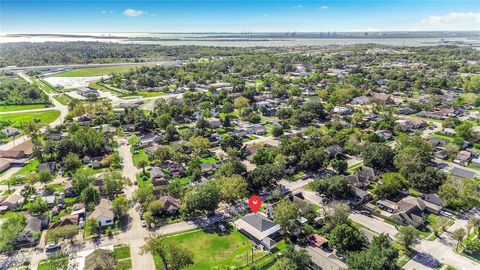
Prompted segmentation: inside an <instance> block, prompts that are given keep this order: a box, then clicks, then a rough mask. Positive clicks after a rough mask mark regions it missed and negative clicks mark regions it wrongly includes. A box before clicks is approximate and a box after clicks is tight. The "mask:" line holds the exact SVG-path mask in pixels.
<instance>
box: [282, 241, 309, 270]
mask: <svg viewBox="0 0 480 270" xmlns="http://www.w3.org/2000/svg"><path fill="white" fill-rule="evenodd" d="M312 265H313V262H312V258H311V257H310V255H309V254H308V252H307V251H306V250H305V249H299V250H295V249H294V248H293V247H292V246H289V247H288V248H287V250H286V251H285V253H284V256H283V257H282V258H280V259H278V261H277V263H276V264H275V266H276V269H277V270H304V269H310V268H311V267H312Z"/></svg>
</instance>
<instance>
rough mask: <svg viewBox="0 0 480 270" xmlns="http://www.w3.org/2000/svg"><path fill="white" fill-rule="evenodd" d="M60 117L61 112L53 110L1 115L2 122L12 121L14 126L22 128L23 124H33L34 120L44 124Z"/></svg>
mask: <svg viewBox="0 0 480 270" xmlns="http://www.w3.org/2000/svg"><path fill="white" fill-rule="evenodd" d="M59 116H60V111H57V110H51V111H43V112H28V113H14V114H3V115H0V121H7V120H9V121H12V126H14V127H21V125H22V123H27V122H32V121H34V120H38V121H40V123H42V124H44V125H45V124H48V123H51V122H53V121H54V120H55V119H57V118H58V117H59Z"/></svg>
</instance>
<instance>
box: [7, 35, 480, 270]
mask: <svg viewBox="0 0 480 270" xmlns="http://www.w3.org/2000/svg"><path fill="white" fill-rule="evenodd" d="M80 45H83V46H87V45H88V46H90V47H89V48H90V49H91V50H93V51H95V52H96V54H95V55H94V56H92V55H93V54H92V55H90V54H88V57H98V59H90V60H92V61H91V62H93V63H97V62H101V61H100V60H102V59H103V58H105V59H106V58H108V57H109V55H110V54H109V53H107V52H106V51H104V50H106V48H110V49H115V50H116V55H118V58H120V59H122V61H126V60H128V61H131V63H130V64H119V65H110V66H107V67H82V68H77V67H73V68H72V67H68V66H67V65H65V67H61V68H59V67H58V66H56V67H54V68H52V67H48V66H47V63H42V62H41V60H39V59H38V58H37V57H36V56H35V55H31V56H30V57H31V58H28V57H27V55H29V54H28V53H29V50H30V49H31V48H30V47H29V46H30V45H22V44H18V45H17V46H16V47H15V48H10V49H9V51H10V50H14V49H15V50H16V51H15V55H23V56H25V60H23V61H24V62H22V65H23V66H34V65H38V66H40V64H42V65H43V64H44V66H45V67H39V68H21V67H14V68H12V67H10V68H9V67H8V66H4V67H3V69H2V75H1V77H0V252H1V255H0V269H278V270H283V269H298V270H303V269H333V270H337V269H374V270H377V269H378V270H383V269H402V268H403V269H480V237H479V236H480V215H479V211H478V208H479V207H480V113H479V111H480V62H479V61H480V52H479V51H478V50H475V49H473V48H469V47H466V46H453V45H452V46H424V47H406V46H380V45H378V46H377V45H373V44H367V45H349V46H330V47H328V46H327V47H299V48H296V50H289V49H286V48H253V47H252V48H213V47H191V48H190V47H180V46H179V47H177V48H176V51H175V53H176V55H175V57H172V58H170V59H169V61H164V62H160V61H158V62H152V61H149V62H148V63H147V61H146V60H142V61H144V62H145V63H142V61H139V60H138V59H142V55H141V54H142V53H144V54H145V55H154V53H158V51H159V50H165V53H164V54H165V55H170V54H168V53H169V51H167V48H168V47H158V49H156V50H155V51H152V52H151V53H149V52H150V51H149V50H150V49H149V48H150V47H148V46H147V45H145V46H141V45H138V46H137V45H136V46H137V50H138V51H137V52H136V53H140V55H138V56H135V57H133V56H129V54H128V50H127V49H128V47H127V46H124V45H121V44H118V45H115V44H109V45H105V46H106V47H104V46H100V45H98V44H95V43H93V42H92V43H88V42H85V43H83V42H78V43H46V44H45V45H44V46H43V47H42V48H43V51H42V52H41V53H42V54H43V55H44V56H45V57H44V58H43V59H48V60H49V61H52V62H48V64H57V65H64V63H63V62H62V59H63V58H61V55H70V54H71V55H77V56H78V57H81V56H82V55H83V57H87V53H86V52H84V51H83V50H82V48H83V47H82V46H80ZM5 46H7V48H8V46H11V45H8V44H7V45H5ZM152 46H154V45H152ZM168 50H170V49H168ZM172 50H173V49H172ZM30 53H31V52H30ZM54 55H55V56H54ZM57 55H58V56H57ZM8 57H9V55H6V56H5V59H4V61H5V62H6V63H8V61H10V60H9V58H8ZM11 57H12V59H13V58H14V56H13V55H12V56H11ZM57 57H58V58H57ZM129 57H131V58H129ZM133 58H135V59H133ZM29 59H31V60H29ZM93 60H96V61H93ZM134 60H136V61H137V62H135V61H134ZM12 61H13V60H12ZM39 61H40V62H39ZM45 61H46V60H45ZM69 61H71V62H72V63H77V62H78V63H80V64H83V62H79V61H78V59H73V58H72V59H70V60H69ZM253 195H257V196H259V197H260V198H261V200H262V205H261V207H260V209H259V211H251V209H250V208H249V205H248V198H249V197H250V196H253ZM419 265H420V266H424V267H429V268H421V267H420V266H419Z"/></svg>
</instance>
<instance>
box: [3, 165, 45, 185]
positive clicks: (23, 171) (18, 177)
mask: <svg viewBox="0 0 480 270" xmlns="http://www.w3.org/2000/svg"><path fill="white" fill-rule="evenodd" d="M39 164H40V162H39V161H38V160H36V159H32V160H31V161H30V162H29V163H27V164H26V165H25V166H23V167H22V168H20V170H19V171H18V172H16V173H14V174H13V175H12V176H10V178H9V179H8V180H3V181H2V183H4V184H7V183H8V182H10V184H11V185H13V184H18V183H22V182H23V180H25V177H24V176H26V175H28V174H31V173H32V172H34V171H36V170H38V165H39Z"/></svg>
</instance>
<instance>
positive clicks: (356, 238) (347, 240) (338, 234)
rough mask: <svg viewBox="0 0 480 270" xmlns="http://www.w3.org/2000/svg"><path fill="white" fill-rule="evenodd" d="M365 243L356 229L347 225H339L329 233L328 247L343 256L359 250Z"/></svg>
mask: <svg viewBox="0 0 480 270" xmlns="http://www.w3.org/2000/svg"><path fill="white" fill-rule="evenodd" d="M365 243H366V239H365V237H364V236H363V235H362V233H361V232H360V231H359V230H358V229H357V228H355V227H352V226H350V225H348V224H341V225H337V226H336V227H335V228H333V230H332V231H331V232H330V240H329V242H328V245H329V246H330V247H332V248H335V249H336V250H337V251H338V252H340V253H342V254H345V253H346V252H349V251H356V250H360V249H361V248H362V247H363V245H364V244H365Z"/></svg>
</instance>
